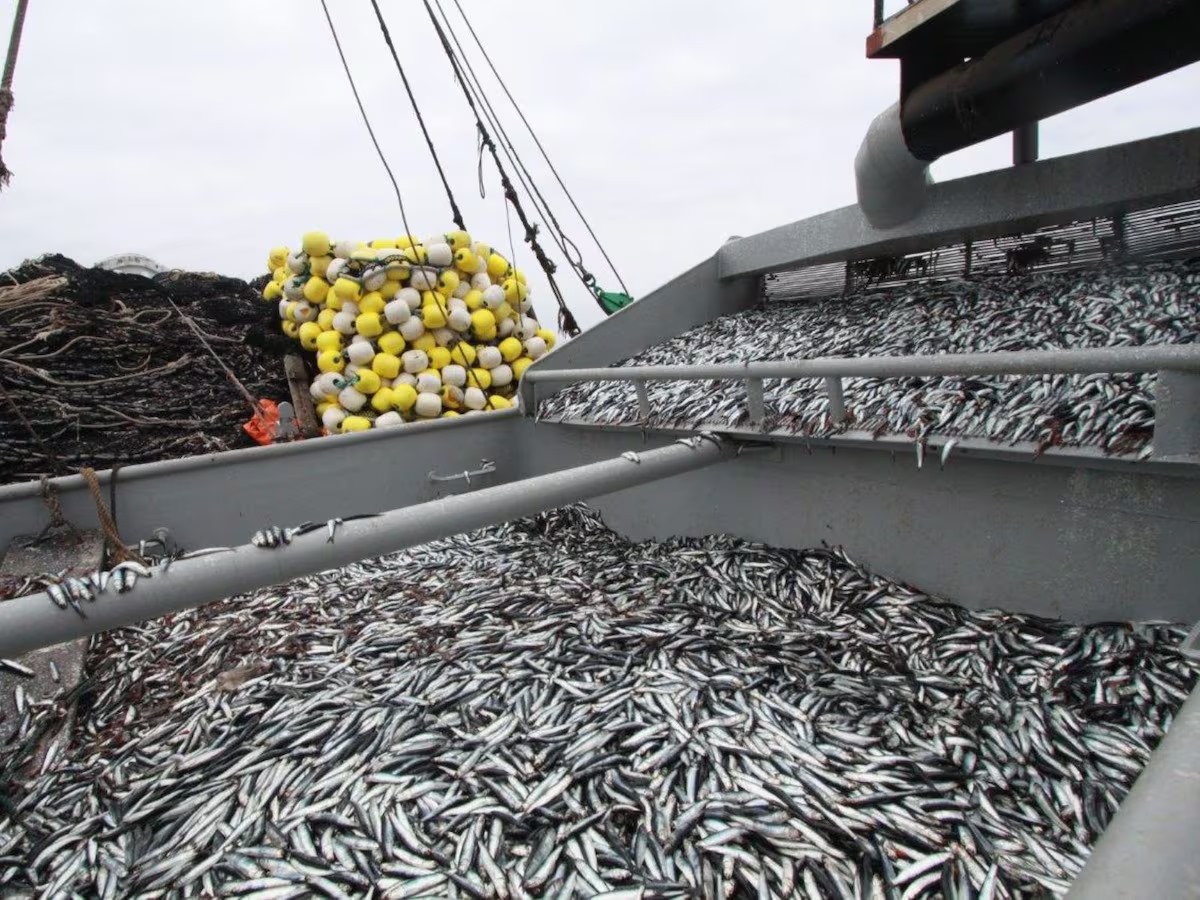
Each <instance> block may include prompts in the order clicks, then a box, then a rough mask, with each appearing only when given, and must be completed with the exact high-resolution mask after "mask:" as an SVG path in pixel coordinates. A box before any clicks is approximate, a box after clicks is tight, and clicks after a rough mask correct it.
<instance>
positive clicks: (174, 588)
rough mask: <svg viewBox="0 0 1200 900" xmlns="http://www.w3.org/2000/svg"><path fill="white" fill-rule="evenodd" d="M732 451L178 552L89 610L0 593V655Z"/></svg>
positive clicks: (575, 473)
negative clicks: (186, 555) (330, 533)
mask: <svg viewBox="0 0 1200 900" xmlns="http://www.w3.org/2000/svg"><path fill="white" fill-rule="evenodd" d="M733 453H734V448H733V445H731V444H730V443H728V442H724V441H721V442H712V441H701V440H698V441H694V442H689V443H682V442H675V443H672V444H670V445H668V446H665V447H662V448H660V449H656V450H651V451H648V452H646V453H644V454H641V455H639V456H638V457H637V458H634V459H628V458H625V457H623V456H617V457H616V458H615V459H608V460H603V461H600V462H594V463H591V464H588V465H584V466H580V467H577V468H571V469H566V470H563V471H558V472H552V473H550V474H546V475H539V476H537V477H534V478H530V479H527V480H524V481H518V482H514V483H511V484H505V485H499V486H497V487H493V488H485V489H483V490H480V491H478V492H476V493H474V494H472V495H471V496H453V497H443V498H442V499H440V500H433V501H430V502H428V503H422V504H419V505H416V506H410V507H407V508H404V509H393V510H391V511H389V512H384V513H382V514H381V515H379V516H377V517H375V518H371V519H360V520H358V521H354V522H346V523H345V524H344V525H343V526H342V527H341V528H340V529H339V530H338V532H337V541H336V543H329V542H328V541H327V539H326V532H325V530H324V529H319V530H318V531H315V532H311V533H309V534H306V535H302V536H300V537H297V538H295V540H293V542H292V543H291V544H290V545H289V546H285V547H278V548H275V549H263V548H259V547H255V546H253V545H251V544H242V545H240V546H237V547H234V548H232V549H231V550H230V551H229V552H227V553H215V554H211V555H208V556H202V557H199V558H197V559H194V560H182V561H180V562H176V563H174V564H173V565H172V566H171V567H170V568H169V569H168V570H167V572H165V573H164V572H162V571H161V570H156V571H155V572H154V575H153V576H152V577H150V578H143V579H139V581H138V583H137V585H136V586H135V587H134V588H133V589H132V590H130V591H129V592H127V593H125V594H123V595H117V594H116V592H115V591H112V590H111V589H110V591H109V592H108V593H105V594H103V595H101V596H100V597H99V598H98V599H97V600H96V602H94V603H89V604H86V612H87V618H86V619H84V618H80V617H79V616H78V615H77V614H76V613H75V612H74V611H72V610H70V609H67V610H63V609H59V608H58V607H57V606H55V605H54V604H53V603H52V602H51V601H50V598H49V597H47V596H46V594H44V593H38V594H30V595H28V596H26V597H18V598H16V599H13V600H8V601H5V602H4V603H0V657H15V656H20V655H22V654H24V653H29V652H31V651H33V650H37V649H40V648H42V647H49V646H53V645H54V644H58V643H61V642H63V641H67V640H72V639H74V638H79V637H84V636H86V635H89V634H96V633H98V632H101V631H107V630H109V629H111V628H119V627H121V626H122V625H131V624H134V623H136V622H141V621H144V620H146V619H150V618H154V617H157V616H162V615H166V614H167V613H170V612H177V611H179V610H182V609H188V608H189V607H193V606H200V605H201V604H204V603H210V602H212V601H215V600H220V599H222V598H223V597H231V596H233V595H234V594H239V593H242V592H243V591H249V590H254V589H257V588H261V587H266V586H267V585H272V584H280V583H282V582H285V581H288V580H289V579H292V578H296V577H299V576H301V575H311V574H312V573H314V572H323V571H325V570H326V569H332V568H336V567H337V566H343V565H346V564H347V563H352V562H355V561H357V560H360V559H365V558H367V557H371V556H378V555H380V554H383V553H390V552H393V551H395V550H401V549H404V548H405V547H412V546H414V545H416V544H421V543H425V542H426V541H431V540H434V539H436V538H439V537H445V536H447V535H452V534H459V533H461V532H464V531H470V530H472V529H475V528H482V527H483V526H485V525H494V524H496V523H499V522H507V521H509V520H511V519H516V518H519V517H521V516H526V515H530V514H532V513H536V512H540V511H542V510H547V509H553V508H555V507H558V506H562V505H563V504H566V503H574V502H576V501H578V500H586V499H589V498H592V497H596V496H600V495H602V494H606V493H608V492H610V491H618V490H623V489H627V488H630V487H634V486H637V485H642V484H646V483H648V482H651V481H659V480H662V479H665V478H670V477H671V476H673V475H678V474H680V473H685V472H691V471H693V470H695V469H699V468H704V467H707V466H711V465H713V464H714V463H717V462H721V461H722V460H727V459H730V458H732V456H733Z"/></svg>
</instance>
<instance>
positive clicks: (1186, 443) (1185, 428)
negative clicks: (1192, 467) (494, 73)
mask: <svg viewBox="0 0 1200 900" xmlns="http://www.w3.org/2000/svg"><path fill="white" fill-rule="evenodd" d="M1154 455H1155V456H1157V457H1160V458H1162V459H1178V460H1191V461H1197V460H1200V376H1197V375H1196V374H1195V373H1189V372H1179V371H1173V370H1170V369H1168V370H1166V371H1163V372H1159V373H1158V383H1157V384H1156V385H1155V387H1154Z"/></svg>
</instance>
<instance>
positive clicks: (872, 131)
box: [854, 103, 933, 228]
mask: <svg viewBox="0 0 1200 900" xmlns="http://www.w3.org/2000/svg"><path fill="white" fill-rule="evenodd" d="M932 183H933V176H931V175H930V174H929V162H928V161H927V160H923V159H918V158H917V157H916V156H914V155H913V153H912V151H911V150H909V149H908V144H907V142H906V141H905V140H904V130H903V127H902V126H901V122H900V104H899V103H893V104H892V105H891V106H889V107H888V108H887V109H885V110H884V111H883V112H881V113H880V114H879V115H877V116H876V117H875V118H874V119H873V120H872V121H871V125H870V127H868V128H867V134H866V137H864V138H863V142H862V144H861V146H859V148H858V153H857V154H856V155H855V157H854V184H855V188H856V190H857V192H858V206H859V208H860V209H861V210H862V213H863V215H864V216H866V218H867V221H868V222H870V223H871V224H872V225H873V226H875V227H876V228H891V227H893V226H896V225H902V224H904V223H905V222H907V221H909V220H910V219H912V218H913V217H914V216H916V214H917V213H918V212H920V211H921V207H923V206H924V205H925V194H926V192H927V191H928V189H929V185H931V184H932Z"/></svg>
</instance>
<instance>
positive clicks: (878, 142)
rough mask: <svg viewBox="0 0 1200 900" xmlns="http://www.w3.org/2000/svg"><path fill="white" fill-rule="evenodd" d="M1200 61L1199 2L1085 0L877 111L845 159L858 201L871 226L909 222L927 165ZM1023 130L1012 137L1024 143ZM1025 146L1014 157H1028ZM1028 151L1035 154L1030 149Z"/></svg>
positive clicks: (920, 197)
mask: <svg viewBox="0 0 1200 900" xmlns="http://www.w3.org/2000/svg"><path fill="white" fill-rule="evenodd" d="M1197 59H1200V3H1196V2H1194V0H1088V2H1086V3H1083V2H1081V3H1075V4H1072V5H1071V6H1070V7H1069V8H1067V9H1066V10H1065V11H1063V12H1061V13H1059V14H1058V15H1056V16H1051V17H1050V18H1048V19H1046V20H1044V21H1043V22H1040V23H1039V24H1037V25H1035V26H1034V27H1032V28H1030V29H1027V30H1026V31H1023V32H1021V33H1019V34H1017V35H1014V36H1013V37H1011V38H1009V39H1008V40H1006V41H1002V42H1001V43H999V44H997V45H996V46H995V47H993V48H992V49H991V50H989V51H988V52H987V53H985V54H984V55H983V56H980V57H977V58H975V59H971V60H969V61H967V62H964V63H962V64H961V65H957V66H954V67H953V68H951V69H949V70H947V71H946V72H943V73H942V74H940V75H936V76H934V77H933V78H929V79H928V80H926V81H923V82H921V83H919V84H917V85H915V86H914V87H913V88H912V89H911V90H909V91H908V92H907V93H906V94H905V95H904V96H903V98H902V102H901V103H900V104H894V105H893V106H890V107H888V108H887V109H886V110H884V111H883V112H882V113H880V114H879V115H878V116H877V117H876V118H875V120H874V121H872V123H871V125H870V127H869V128H868V130H867V134H866V136H865V137H864V139H863V142H862V145H861V146H860V147H859V150H858V155H857V156H856V157H855V161H854V173H855V182H856V185H857V188H858V205H859V207H860V208H861V209H862V213H863V215H864V216H865V217H866V218H867V220H868V221H869V222H870V223H871V225H873V226H874V227H875V228H880V229H882V228H892V227H895V226H898V225H901V224H903V223H904V222H907V221H909V220H911V219H912V218H913V217H915V216H916V215H917V213H918V212H920V210H921V208H922V207H923V206H924V203H925V194H926V191H927V188H928V185H929V184H931V183H932V181H931V179H930V177H929V164H930V163H932V162H934V161H936V160H937V159H940V158H941V157H942V156H945V155H946V154H947V153H952V152H954V151H955V150H962V149H963V148H965V147H970V146H972V145H973V144H978V143H980V142H981V141H985V140H987V139H988V138H992V137H996V136H997V135H1000V134H1003V133H1004V132H1006V131H1013V132H1019V131H1020V130H1021V126H1024V125H1027V124H1028V123H1030V122H1036V121H1038V120H1040V119H1046V118H1049V117H1050V116H1053V115H1056V114H1058V113H1060V112H1065V111H1066V110H1068V109H1072V108H1074V107H1076V106H1080V105H1081V104H1084V103H1088V102H1090V101H1092V100H1097V99H1099V98H1100V97H1104V96H1107V95H1108V94H1111V93H1113V92H1115V91H1118V90H1122V89H1123V88H1127V87H1131V86H1133V85H1135V84H1138V83H1140V82H1143V81H1146V80H1148V79H1150V78H1154V77H1156V76H1158V75H1163V74H1166V73H1167V72H1170V71H1173V70H1174V69H1178V68H1180V67H1181V66H1185V65H1187V64H1188V63H1191V62H1195V61H1196V60H1197ZM1028 139H1029V136H1028V135H1025V136H1023V137H1018V135H1016V134H1014V140H1022V141H1028ZM1029 149H1031V148H1030V147H1029V145H1028V144H1027V143H1026V144H1025V145H1024V146H1023V147H1022V152H1021V154H1020V159H1021V161H1024V162H1028V161H1030V160H1031V155H1030V154H1029V153H1028V152H1025V151H1028V150H1029ZM1033 149H1034V151H1035V152H1034V153H1033V154H1032V157H1036V148H1033Z"/></svg>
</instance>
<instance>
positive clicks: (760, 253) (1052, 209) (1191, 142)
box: [717, 129, 1200, 278]
mask: <svg viewBox="0 0 1200 900" xmlns="http://www.w3.org/2000/svg"><path fill="white" fill-rule="evenodd" d="M1198 173H1200V129H1191V130H1189V131H1180V132H1176V133H1174V134H1167V135H1162V136H1160V137H1153V138H1147V139H1145V140H1140V141H1133V142H1131V143H1128V144H1119V145H1117V146H1115V147H1105V148H1102V149H1099V150H1089V151H1087V152H1085V153H1077V154H1074V155H1071V156H1063V157H1058V158H1056V159H1047V160H1041V161H1039V162H1036V163H1031V164H1029V165H1026V166H1015V167H1013V168H1009V169H1001V170H999V171H995V172H984V173H983V174H981V175H973V176H970V177H969V178H959V179H955V180H953V181H945V182H941V183H940V184H935V185H932V186H930V188H929V192H928V196H927V203H926V205H925V206H924V208H923V209H922V210H921V212H920V213H919V214H918V215H917V216H915V217H914V218H912V219H910V220H909V221H908V222H906V223H904V224H903V225H900V226H897V227H895V228H884V229H878V228H874V227H873V226H872V225H871V224H870V222H869V221H868V220H867V218H866V216H864V215H863V212H862V210H861V209H859V207H858V206H846V207H843V208H842V209H837V210H833V211H832V212H827V213H823V214H821V215H819V216H814V217H812V218H810V219H803V220H801V221H799V222H794V223H792V224H790V225H783V226H780V227H778V228H773V229H771V230H769V231H764V232H763V233H761V234H758V235H754V236H751V237H745V238H741V239H740V240H737V241H731V242H730V243H728V244H725V245H724V246H723V247H721V249H720V250H719V251H718V252H717V260H718V264H719V269H720V274H721V277H722V278H741V277H745V276H747V275H758V274H762V273H764V272H772V271H780V270H783V269H789V268H799V267H800V266H805V265H813V264H816V263H824V262H840V261H843V260H847V259H866V258H868V257H872V256H883V255H893V254H903V253H915V252H917V251H920V250H930V249H933V248H935V247H940V246H945V245H946V244H952V243H957V242H959V241H964V240H984V239H987V238H994V237H1003V236H1005V235H1010V234H1019V233H1022V232H1026V231H1032V230H1033V229H1036V228H1041V227H1043V226H1045V225H1057V224H1062V223H1066V222H1073V221H1078V220H1081V219H1091V218H1094V217H1096V216H1102V215H1109V214H1111V213H1114V212H1127V211H1130V210H1134V209H1143V208H1145V207H1149V206H1157V205H1160V204H1164V203H1173V202H1178V201H1182V200H1189V199H1192V198H1194V197H1195V196H1196V194H1197V190H1198V189H1200V174H1198Z"/></svg>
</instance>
